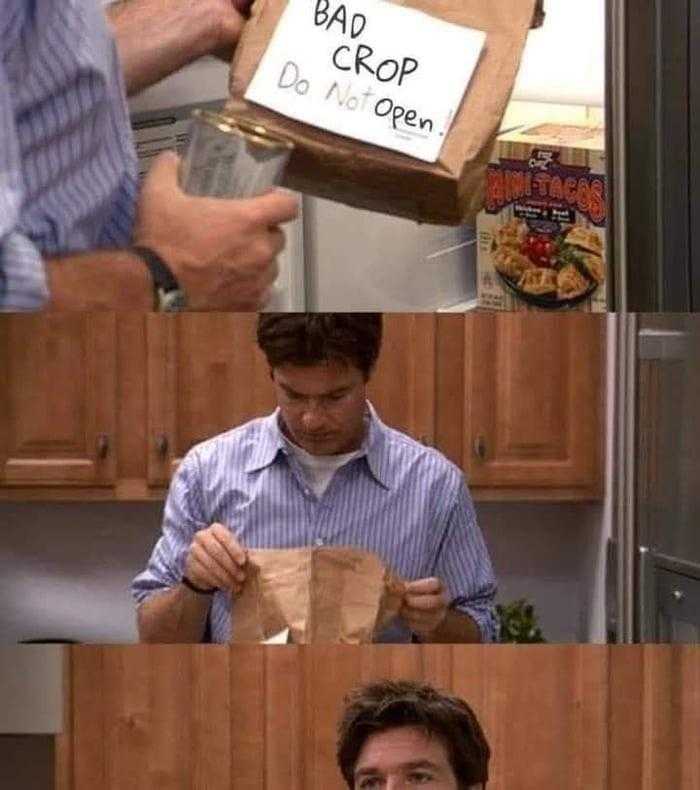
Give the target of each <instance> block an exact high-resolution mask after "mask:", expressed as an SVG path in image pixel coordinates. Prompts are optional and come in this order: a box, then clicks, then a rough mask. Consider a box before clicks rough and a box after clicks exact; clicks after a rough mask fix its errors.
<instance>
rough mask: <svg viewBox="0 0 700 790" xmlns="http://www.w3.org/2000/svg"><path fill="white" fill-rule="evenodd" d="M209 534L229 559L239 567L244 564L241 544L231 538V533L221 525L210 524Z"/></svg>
mask: <svg viewBox="0 0 700 790" xmlns="http://www.w3.org/2000/svg"><path fill="white" fill-rule="evenodd" d="M210 530H211V534H212V535H213V536H214V537H215V538H216V540H217V541H218V542H219V543H220V544H221V546H223V548H224V549H225V550H226V552H227V553H228V555H229V556H230V557H231V559H232V560H233V561H234V562H235V563H236V565H240V566H241V567H242V566H243V565H245V564H246V560H247V557H246V553H245V551H244V549H243V548H242V546H241V544H240V543H239V542H238V541H237V540H236V539H235V538H234V537H233V535H232V534H231V531H230V530H229V529H228V528H227V527H225V526H224V525H223V524H212V525H211V528H210Z"/></svg>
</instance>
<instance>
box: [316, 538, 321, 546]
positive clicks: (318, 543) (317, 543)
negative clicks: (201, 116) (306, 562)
mask: <svg viewBox="0 0 700 790" xmlns="http://www.w3.org/2000/svg"><path fill="white" fill-rule="evenodd" d="M314 543H315V544H316V545H317V546H323V538H316V540H315V541H314Z"/></svg>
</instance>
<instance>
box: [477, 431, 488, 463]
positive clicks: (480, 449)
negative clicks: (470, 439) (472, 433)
mask: <svg viewBox="0 0 700 790" xmlns="http://www.w3.org/2000/svg"><path fill="white" fill-rule="evenodd" d="M474 455H475V456H476V457H477V458H478V459H479V460H480V461H485V460H486V439H484V437H483V436H481V435H479V436H477V437H476V439H474Z"/></svg>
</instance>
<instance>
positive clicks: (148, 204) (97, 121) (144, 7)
mask: <svg viewBox="0 0 700 790" xmlns="http://www.w3.org/2000/svg"><path fill="white" fill-rule="evenodd" d="M111 17H112V23H113V25H114V26H115V31H116V38H117V40H118V42H119V54H120V56H121V60H122V62H121V67H122V68H123V71H124V73H125V74H126V77H127V80H128V83H129V87H130V89H132V90H135V89H138V88H142V87H145V86H146V85H148V84H150V83H152V82H154V81H156V80H158V79H160V78H161V77H163V76H165V75H166V74H168V73H169V72H170V71H172V70H174V69H177V68H179V67H180V66H182V65H185V64H186V63H188V62H190V61H192V60H194V59H196V58H197V57H199V56H201V55H204V54H206V53H208V52H220V51H225V50H228V51H230V50H231V48H232V47H234V46H235V43H236V41H237V39H238V35H239V33H240V29H241V27H242V24H243V19H242V17H241V15H240V13H239V12H238V11H237V10H236V7H235V5H234V4H233V3H232V2H231V0H198V2H192V1H191V0H129V2H124V3H120V4H119V5H118V6H117V7H116V8H115V10H112V11H111ZM124 94H125V91H124V80H123V76H122V72H121V68H120V63H119V59H118V56H117V49H116V47H115V42H114V39H113V38H112V36H111V34H110V32H109V30H108V27H107V23H106V21H105V16H104V12H103V10H102V8H101V6H100V0H7V2H5V3H3V10H2V14H1V15H0V309H5V310H24V309H27V310H31V309H40V308H42V307H47V306H48V307H50V308H53V309H83V310H89V309H102V308H108V309H130V310H133V309H143V310H149V309H153V308H154V307H158V308H160V309H167V307H168V305H173V304H175V303H179V304H180V305H182V298H180V297H181V295H184V299H185V300H186V303H187V306H188V307H189V308H190V309H195V310H198V309H212V310H217V309H226V310H228V309H239V310H255V309H257V308H258V307H260V306H261V305H263V304H264V303H265V301H266V299H267V297H268V292H269V288H270V286H271V284H272V282H273V281H274V279H275V277H276V274H277V268H276V262H275V259H276V256H277V254H278V253H279V252H280V251H281V250H282V248H283V246H284V237H283V234H282V231H281V230H280V228H279V226H280V225H281V224H282V223H285V222H287V221H289V220H291V219H293V218H294V216H295V215H296V213H297V206H296V201H295V200H294V198H292V197H291V196H289V195H287V194H284V193H282V192H279V191H276V192H271V193H269V194H267V195H264V196H262V197H260V198H256V199H250V200H213V199H206V198H192V197H189V196H187V195H185V194H183V192H182V191H181V190H180V189H179V187H178V184H177V170H178V161H179V160H178V158H177V156H176V155H175V154H169V153H167V154H163V155H162V156H161V157H160V158H159V159H158V160H156V162H155V163H154V165H153V167H152V169H151V171H150V173H149V175H148V177H147V178H146V180H145V183H144V185H143V188H142V189H141V190H140V195H139V189H138V183H137V168H136V153H135V149H134V144H133V140H132V135H131V128H130V125H129V116H128V111H127V106H126V101H125V95H124ZM135 247H138V248H139V249H138V250H135V249H134V248H135ZM144 248H145V250H146V251H145V252H144V251H143V250H144ZM173 295H175V297H176V298H175V297H173ZM170 297H172V298H170Z"/></svg>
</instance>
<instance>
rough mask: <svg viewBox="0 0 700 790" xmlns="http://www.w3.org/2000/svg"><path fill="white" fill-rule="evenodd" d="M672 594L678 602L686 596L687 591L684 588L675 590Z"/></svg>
mask: <svg viewBox="0 0 700 790" xmlns="http://www.w3.org/2000/svg"><path fill="white" fill-rule="evenodd" d="M671 596H672V597H673V600H674V601H676V603H681V602H682V601H683V599H684V598H685V593H684V592H683V590H674V591H673V592H672V593H671Z"/></svg>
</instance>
